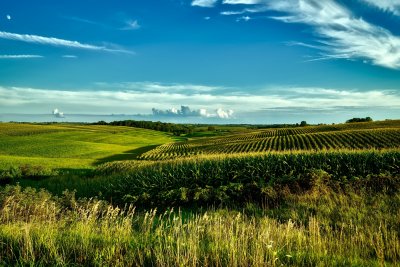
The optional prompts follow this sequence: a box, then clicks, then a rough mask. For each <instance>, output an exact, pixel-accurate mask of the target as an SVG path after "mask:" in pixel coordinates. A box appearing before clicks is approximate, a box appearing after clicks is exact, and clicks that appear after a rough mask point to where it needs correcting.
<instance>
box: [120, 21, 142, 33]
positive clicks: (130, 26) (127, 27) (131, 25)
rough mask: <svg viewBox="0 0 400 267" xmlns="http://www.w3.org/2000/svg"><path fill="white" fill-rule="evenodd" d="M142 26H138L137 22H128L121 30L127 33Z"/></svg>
mask: <svg viewBox="0 0 400 267" xmlns="http://www.w3.org/2000/svg"><path fill="white" fill-rule="evenodd" d="M141 27H142V26H141V25H140V24H139V22H138V21H137V20H128V21H126V22H125V26H124V27H123V28H121V30H125V31H129V30H138V29H140V28H141Z"/></svg>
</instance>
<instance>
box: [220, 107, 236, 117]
mask: <svg viewBox="0 0 400 267" xmlns="http://www.w3.org/2000/svg"><path fill="white" fill-rule="evenodd" d="M216 114H217V117H218V118H220V119H229V118H232V117H233V110H231V109H229V110H223V109H222V108H218V109H217V110H216Z"/></svg>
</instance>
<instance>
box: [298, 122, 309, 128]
mask: <svg viewBox="0 0 400 267" xmlns="http://www.w3.org/2000/svg"><path fill="white" fill-rule="evenodd" d="M307 125H308V124H307V122H306V121H301V122H300V127H304V126H307Z"/></svg>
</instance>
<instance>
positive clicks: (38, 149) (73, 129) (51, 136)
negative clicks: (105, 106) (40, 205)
mask: <svg viewBox="0 0 400 267" xmlns="http://www.w3.org/2000/svg"><path fill="white" fill-rule="evenodd" d="M175 140H177V138H176V137H172V135H170V134H167V133H162V132H157V131H152V130H146V129H138V128H131V127H109V126H92V125H74V124H54V125H39V124H15V123H0V169H5V168H9V167H10V166H15V165H23V164H32V165H44V166H47V167H51V168H92V167H93V166H94V165H96V164H98V163H102V162H107V161H113V160H129V159H135V158H136V157H137V155H139V154H141V153H143V152H145V151H146V150H148V149H151V148H154V147H155V146H157V145H161V144H164V143H168V142H173V141H175ZM178 140H179V139H178Z"/></svg>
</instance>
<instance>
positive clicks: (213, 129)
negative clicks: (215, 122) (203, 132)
mask: <svg viewBox="0 0 400 267" xmlns="http://www.w3.org/2000/svg"><path fill="white" fill-rule="evenodd" d="M207 130H208V131H210V132H214V131H215V127H214V126H208V128H207Z"/></svg>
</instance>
